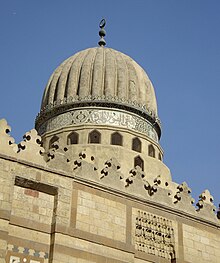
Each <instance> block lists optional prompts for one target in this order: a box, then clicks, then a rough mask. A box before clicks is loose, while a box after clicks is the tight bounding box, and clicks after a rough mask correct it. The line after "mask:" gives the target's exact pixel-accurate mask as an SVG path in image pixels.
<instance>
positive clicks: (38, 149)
mask: <svg viewBox="0 0 220 263" xmlns="http://www.w3.org/2000/svg"><path fill="white" fill-rule="evenodd" d="M23 138H24V140H23V141H22V142H20V143H19V144H18V154H17V158H19V159H24V160H25V161H29V162H33V161H34V163H36V164H40V165H45V160H44V157H43V154H44V148H43V147H42V141H41V137H40V136H39V135H38V134H37V131H36V130H35V129H32V130H30V131H29V132H27V133H25V135H24V136H23Z"/></svg>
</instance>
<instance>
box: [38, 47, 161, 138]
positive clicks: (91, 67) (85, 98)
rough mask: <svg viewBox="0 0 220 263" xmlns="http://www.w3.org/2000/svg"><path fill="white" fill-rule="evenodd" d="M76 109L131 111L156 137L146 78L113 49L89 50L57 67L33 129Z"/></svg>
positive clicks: (154, 111) (152, 100) (153, 106)
mask: <svg viewBox="0 0 220 263" xmlns="http://www.w3.org/2000/svg"><path fill="white" fill-rule="evenodd" d="M79 106H80V107H88V106H99V107H110V108H116V109H117V108H118V109H123V110H126V111H130V112H134V113H136V114H138V115H141V116H142V117H144V118H146V119H147V120H148V121H150V123H151V124H152V125H154V128H155V130H156V131H157V134H158V137H160V133H161V132H160V124H159V119H158V115H157V102H156V97H155V92H154V88H153V85H152V83H151V81H150V79H149V78H148V76H147V74H146V73H145V71H144V70H143V69H142V68H141V67H140V66H139V65H138V64H137V63H136V62H135V61H134V60H133V59H131V58H130V57H129V56H127V55H125V54H123V53H121V52H119V51H116V50H114V49H111V48H105V47H103V46H101V47H95V48H89V49H86V50H83V51H80V52H78V53H76V54H75V55H73V56H71V57H70V58H68V59H67V60H65V61H64V62H63V63H62V64H61V65H60V66H58V67H57V69H56V70H55V71H54V73H53V74H52V75H51V77H50V79H49V81H48V84H47V86H46V88H45V91H44V95H43V99H42V105H41V112H40V114H39V115H38V117H37V119H36V128H37V129H40V127H41V126H42V125H43V123H44V122H45V121H47V120H48V119H50V118H52V117H54V116H56V115H57V114H60V113H62V112H64V111H67V110H68V109H70V108H76V107H77V108H78V107H79ZM40 133H42V132H40Z"/></svg>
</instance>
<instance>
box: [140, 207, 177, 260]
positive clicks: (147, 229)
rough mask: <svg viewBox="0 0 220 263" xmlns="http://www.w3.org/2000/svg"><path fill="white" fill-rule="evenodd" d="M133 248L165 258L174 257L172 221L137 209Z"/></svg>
mask: <svg viewBox="0 0 220 263" xmlns="http://www.w3.org/2000/svg"><path fill="white" fill-rule="evenodd" d="M135 249H136V250H139V251H142V252H145V253H148V254H153V255H156V256H159V257H163V258H166V259H174V258H175V250H174V229H173V227H172V221H171V220H168V219H166V218H164V217H159V216H157V215H154V214H150V213H147V212H144V211H140V210H138V213H137V216H136V222H135Z"/></svg>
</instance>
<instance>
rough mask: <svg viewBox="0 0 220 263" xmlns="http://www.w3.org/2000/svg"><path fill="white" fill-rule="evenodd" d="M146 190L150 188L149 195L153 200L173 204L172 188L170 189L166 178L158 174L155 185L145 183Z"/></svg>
mask: <svg viewBox="0 0 220 263" xmlns="http://www.w3.org/2000/svg"><path fill="white" fill-rule="evenodd" d="M145 188H146V190H148V193H149V195H150V196H151V197H152V199H153V200H155V201H157V202H160V203H165V204H168V205H171V206H172V198H171V193H172V192H171V190H170V189H169V183H168V182H167V181H166V180H164V178H163V177H161V176H160V175H158V176H157V177H156V178H155V179H154V184H153V185H145Z"/></svg>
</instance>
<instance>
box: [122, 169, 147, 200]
mask: <svg viewBox="0 0 220 263" xmlns="http://www.w3.org/2000/svg"><path fill="white" fill-rule="evenodd" d="M125 183H126V185H125V189H126V190H127V191H129V193H134V194H137V195H139V196H142V197H146V198H147V197H148V196H149V195H148V191H146V188H147V187H148V186H150V184H149V182H148V181H147V180H146V178H145V173H144V172H143V171H142V169H141V167H140V166H136V167H135V168H133V169H131V170H130V173H129V177H128V178H126V180H125Z"/></svg>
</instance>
